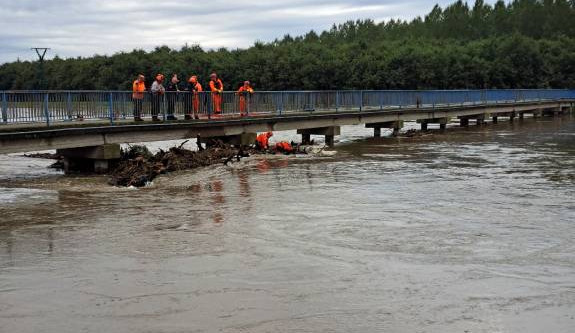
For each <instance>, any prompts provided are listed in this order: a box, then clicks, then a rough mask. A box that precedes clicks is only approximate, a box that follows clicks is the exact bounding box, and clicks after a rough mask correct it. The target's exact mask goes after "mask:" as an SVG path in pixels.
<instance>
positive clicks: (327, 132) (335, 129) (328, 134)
mask: <svg viewBox="0 0 575 333" xmlns="http://www.w3.org/2000/svg"><path fill="white" fill-rule="evenodd" d="M340 133H341V129H340V127H339V126H328V127H318V128H306V129H298V130H297V134H301V137H302V144H309V143H310V142H311V136H312V135H323V136H324V137H325V144H326V145H327V146H328V147H333V146H334V144H335V136H336V135H340Z"/></svg>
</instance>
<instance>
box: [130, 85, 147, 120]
mask: <svg viewBox="0 0 575 333" xmlns="http://www.w3.org/2000/svg"><path fill="white" fill-rule="evenodd" d="M145 79H146V78H145V77H144V75H143V74H140V75H138V78H137V79H136V81H134V83H133V84H132V101H133V102H134V121H144V119H142V101H143V99H144V93H145V92H146V82H145Z"/></svg>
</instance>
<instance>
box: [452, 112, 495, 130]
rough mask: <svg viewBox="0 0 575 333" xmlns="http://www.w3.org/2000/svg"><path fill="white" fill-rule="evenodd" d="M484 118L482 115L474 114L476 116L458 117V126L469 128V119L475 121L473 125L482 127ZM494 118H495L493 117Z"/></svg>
mask: <svg viewBox="0 0 575 333" xmlns="http://www.w3.org/2000/svg"><path fill="white" fill-rule="evenodd" d="M485 117H486V115H484V114H476V115H472V116H460V117H458V118H459V124H460V125H461V127H469V120H470V119H475V123H476V124H477V125H483V124H485ZM494 118H496V117H494Z"/></svg>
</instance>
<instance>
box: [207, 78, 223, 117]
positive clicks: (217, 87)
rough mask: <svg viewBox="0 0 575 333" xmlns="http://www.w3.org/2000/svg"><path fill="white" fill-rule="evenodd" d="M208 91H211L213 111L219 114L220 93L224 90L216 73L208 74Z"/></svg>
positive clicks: (220, 110)
mask: <svg viewBox="0 0 575 333" xmlns="http://www.w3.org/2000/svg"><path fill="white" fill-rule="evenodd" d="M210 91H211V92H212V103H213V105H214V106H213V107H214V113H215V114H216V115H220V114H221V113H222V93H223V92H224V84H223V83H222V80H220V78H218V74H216V73H212V74H211V75H210Z"/></svg>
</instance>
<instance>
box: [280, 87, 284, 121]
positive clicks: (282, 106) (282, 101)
mask: <svg viewBox="0 0 575 333" xmlns="http://www.w3.org/2000/svg"><path fill="white" fill-rule="evenodd" d="M283 109H284V93H283V92H280V107H279V112H280V116H281V115H282V112H283Z"/></svg>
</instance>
